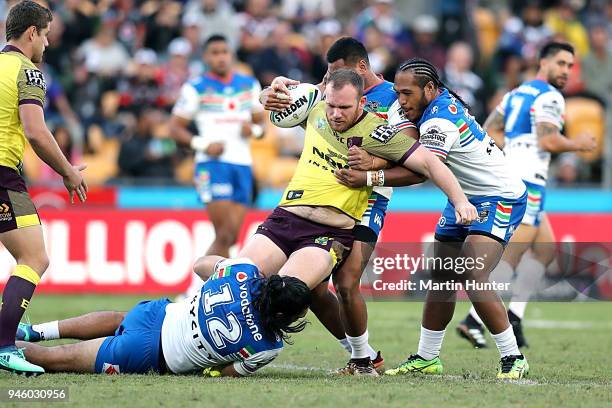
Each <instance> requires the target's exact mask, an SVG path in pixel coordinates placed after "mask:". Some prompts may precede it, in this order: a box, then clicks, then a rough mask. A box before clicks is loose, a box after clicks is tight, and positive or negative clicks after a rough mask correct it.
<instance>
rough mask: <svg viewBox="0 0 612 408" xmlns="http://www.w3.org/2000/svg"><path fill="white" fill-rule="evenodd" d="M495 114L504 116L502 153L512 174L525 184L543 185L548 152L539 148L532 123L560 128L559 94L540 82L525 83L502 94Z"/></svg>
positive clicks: (562, 108) (562, 106)
mask: <svg viewBox="0 0 612 408" xmlns="http://www.w3.org/2000/svg"><path fill="white" fill-rule="evenodd" d="M497 111H498V112H499V113H500V114H502V115H504V133H505V136H506V137H505V147H504V152H505V153H506V157H508V160H509V161H510V163H511V165H512V167H513V168H514V171H515V172H516V173H517V174H518V175H520V176H521V177H522V178H523V180H525V181H528V182H530V183H534V184H538V185H541V186H544V185H546V179H547V178H548V166H549V164H550V152H547V151H545V150H542V149H541V148H540V146H539V143H538V136H537V134H536V124H537V123H542V122H546V123H550V124H552V125H553V126H555V127H557V128H558V129H559V130H561V129H563V125H564V113H565V100H564V99H563V95H561V93H560V92H559V91H558V90H557V89H556V88H555V87H553V86H552V85H550V84H549V83H547V82H545V81H542V80H540V79H536V80H532V81H527V82H525V83H523V84H522V85H521V86H519V87H518V88H515V89H513V90H512V91H510V92H508V93H507V94H505V95H504V97H503V99H502V101H501V103H500V104H499V105H498V106H497Z"/></svg>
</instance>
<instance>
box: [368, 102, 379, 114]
mask: <svg viewBox="0 0 612 408" xmlns="http://www.w3.org/2000/svg"><path fill="white" fill-rule="evenodd" d="M379 107H380V103H379V102H378V101H368V102H366V105H365V109H366V110H368V111H372V112H376V111H378V108H379Z"/></svg>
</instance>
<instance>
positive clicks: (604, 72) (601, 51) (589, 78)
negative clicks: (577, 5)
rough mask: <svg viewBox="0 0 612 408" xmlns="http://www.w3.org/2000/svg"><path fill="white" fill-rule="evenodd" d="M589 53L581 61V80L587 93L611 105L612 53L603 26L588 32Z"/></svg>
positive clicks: (594, 27) (606, 32)
mask: <svg viewBox="0 0 612 408" xmlns="http://www.w3.org/2000/svg"><path fill="white" fill-rule="evenodd" d="M590 38H591V53H590V54H589V55H587V56H586V57H585V58H584V60H583V61H582V79H583V81H584V84H585V88H586V90H587V91H588V92H590V93H592V94H594V95H596V96H598V97H599V98H601V99H602V100H603V101H604V102H606V103H607V104H608V105H610V104H612V96H611V95H612V53H611V51H610V49H609V48H608V44H609V36H608V30H607V27H606V26H605V25H604V24H599V25H595V26H593V27H592V28H591V30H590Z"/></svg>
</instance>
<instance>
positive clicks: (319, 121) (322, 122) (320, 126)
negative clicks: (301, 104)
mask: <svg viewBox="0 0 612 408" xmlns="http://www.w3.org/2000/svg"><path fill="white" fill-rule="evenodd" d="M316 126H317V129H325V127H326V126H327V123H326V121H325V119H323V118H317V123H316Z"/></svg>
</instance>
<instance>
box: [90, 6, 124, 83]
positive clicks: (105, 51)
mask: <svg viewBox="0 0 612 408" xmlns="http://www.w3.org/2000/svg"><path fill="white" fill-rule="evenodd" d="M116 25H117V20H116V15H115V14H114V13H110V12H109V13H107V14H106V15H105V16H104V17H103V19H102V27H101V28H100V29H99V31H98V32H97V34H96V36H95V37H94V38H92V39H89V40H87V41H85V42H84V43H83V44H82V45H81V46H80V47H79V50H78V55H79V57H80V58H81V59H82V60H83V61H84V64H85V67H86V68H87V70H88V71H89V72H91V73H94V74H96V75H98V76H102V77H114V76H116V75H117V74H118V73H120V72H121V71H122V70H123V68H124V67H125V66H126V65H127V64H128V63H129V62H130V55H129V54H128V53H127V51H126V49H125V47H124V46H123V45H122V44H121V43H120V42H119V41H117V33H116Z"/></svg>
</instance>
